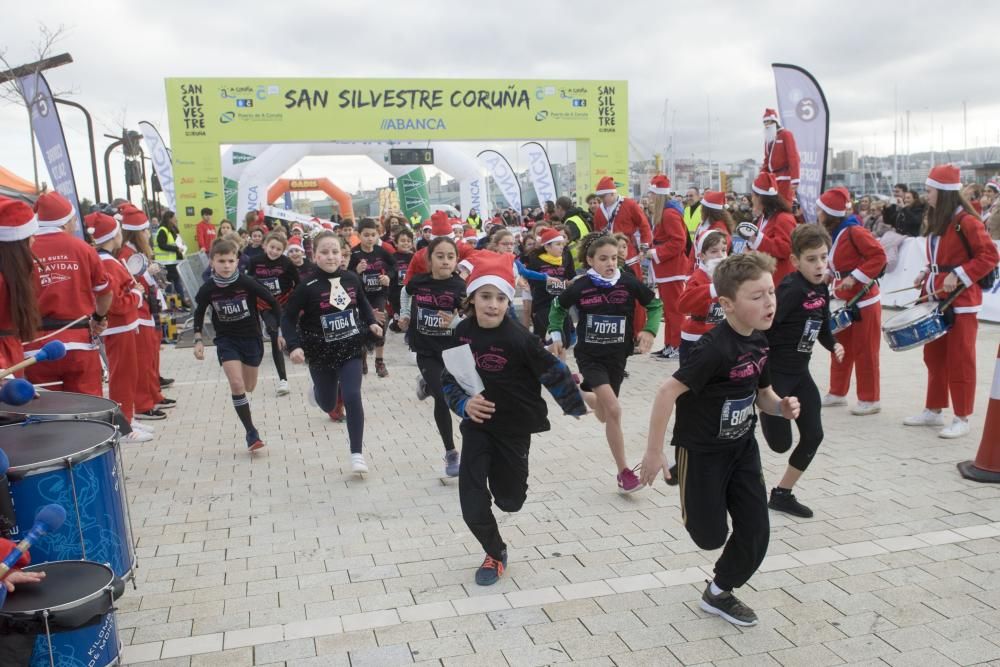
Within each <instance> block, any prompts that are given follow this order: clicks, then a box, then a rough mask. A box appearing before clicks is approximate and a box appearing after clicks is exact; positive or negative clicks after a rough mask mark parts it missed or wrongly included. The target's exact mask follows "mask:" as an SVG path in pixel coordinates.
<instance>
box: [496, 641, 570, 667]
mask: <svg viewBox="0 0 1000 667" xmlns="http://www.w3.org/2000/svg"><path fill="white" fill-rule="evenodd" d="M503 656H504V657H505V658H506V659H507V662H509V663H510V664H511V665H518V667H521V666H523V667H540V666H541V665H551V664H556V663H562V662H569V661H570V658H569V655H567V654H566V651H565V650H564V649H563V647H562V646H561V645H560V644H558V643H557V642H552V643H548V644H536V645H534V646H519V647H517V648H510V649H505V650H504V651H503Z"/></svg>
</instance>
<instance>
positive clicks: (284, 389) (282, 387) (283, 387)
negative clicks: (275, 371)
mask: <svg viewBox="0 0 1000 667" xmlns="http://www.w3.org/2000/svg"><path fill="white" fill-rule="evenodd" d="M278 396H288V380H278Z"/></svg>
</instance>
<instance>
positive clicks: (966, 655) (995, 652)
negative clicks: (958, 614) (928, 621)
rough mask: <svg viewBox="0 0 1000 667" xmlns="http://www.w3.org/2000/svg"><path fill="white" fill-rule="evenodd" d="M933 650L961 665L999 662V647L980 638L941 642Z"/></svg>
mask: <svg viewBox="0 0 1000 667" xmlns="http://www.w3.org/2000/svg"><path fill="white" fill-rule="evenodd" d="M934 648H935V649H937V650H938V651H940V652H941V653H943V654H944V655H946V656H947V657H949V658H951V659H952V660H954V661H955V662H957V663H959V664H961V665H972V664H976V663H980V662H986V661H988V660H1000V645H997V644H994V643H993V642H990V641H987V640H986V639H983V638H982V637H974V638H972V639H963V640H962V641H958V642H943V643H941V644H938V645H937V646H935V647H934Z"/></svg>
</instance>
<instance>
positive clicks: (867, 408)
mask: <svg viewBox="0 0 1000 667" xmlns="http://www.w3.org/2000/svg"><path fill="white" fill-rule="evenodd" d="M878 412H882V404H881V403H879V402H878V401H858V403H857V405H855V406H854V407H853V408H851V414H852V415H858V416H859V417H863V416H864V415H873V414H876V413H878Z"/></svg>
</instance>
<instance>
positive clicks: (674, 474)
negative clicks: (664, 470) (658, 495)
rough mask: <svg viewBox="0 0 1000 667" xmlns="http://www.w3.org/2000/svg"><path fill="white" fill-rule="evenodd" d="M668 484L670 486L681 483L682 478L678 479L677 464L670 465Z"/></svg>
mask: <svg viewBox="0 0 1000 667" xmlns="http://www.w3.org/2000/svg"><path fill="white" fill-rule="evenodd" d="M667 484H669V485H670V486H677V485H678V484H680V480H679V479H677V464H676V463H675V464H673V465H672V466H670V479H668V480H667Z"/></svg>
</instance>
